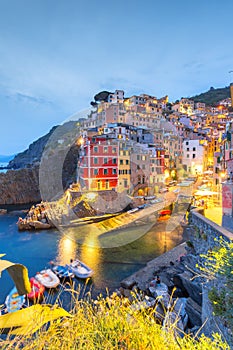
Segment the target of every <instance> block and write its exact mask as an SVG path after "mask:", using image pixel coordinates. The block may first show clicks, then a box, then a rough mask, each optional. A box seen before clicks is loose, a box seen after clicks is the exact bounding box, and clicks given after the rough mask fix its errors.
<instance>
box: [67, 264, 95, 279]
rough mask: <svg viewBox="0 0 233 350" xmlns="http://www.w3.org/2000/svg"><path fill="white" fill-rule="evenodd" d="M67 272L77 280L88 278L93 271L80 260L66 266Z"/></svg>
mask: <svg viewBox="0 0 233 350" xmlns="http://www.w3.org/2000/svg"><path fill="white" fill-rule="evenodd" d="M68 267H69V270H70V271H72V272H73V273H74V275H75V276H76V277H78V278H88V277H91V276H92V275H93V273H94V272H93V270H92V269H91V268H90V267H89V266H87V265H86V264H84V263H83V262H82V261H80V260H74V261H72V260H71V262H70V264H68Z"/></svg>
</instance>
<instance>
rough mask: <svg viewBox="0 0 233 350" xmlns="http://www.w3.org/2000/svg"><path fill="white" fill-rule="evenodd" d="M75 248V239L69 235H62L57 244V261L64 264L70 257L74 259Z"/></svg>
mask: <svg viewBox="0 0 233 350" xmlns="http://www.w3.org/2000/svg"><path fill="white" fill-rule="evenodd" d="M77 249H78V245H77V242H76V240H75V239H74V238H73V237H72V236H70V235H69V236H68V235H63V236H62V237H61V239H60V241H59V244H58V256H57V261H58V263H59V264H61V265H65V264H68V263H69V262H70V259H75V257H76V251H77Z"/></svg>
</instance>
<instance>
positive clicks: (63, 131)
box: [0, 121, 79, 205]
mask: <svg viewBox="0 0 233 350" xmlns="http://www.w3.org/2000/svg"><path fill="white" fill-rule="evenodd" d="M77 134H78V130H77V127H76V122H74V121H70V122H67V123H65V124H63V125H62V126H61V127H57V126H55V127H53V128H52V129H51V130H50V132H49V133H48V134H46V135H45V136H43V137H41V138H39V139H38V140H37V141H35V142H33V143H32V144H31V145H30V146H29V148H28V149H27V150H26V151H24V152H22V153H19V154H17V155H16V156H15V158H14V159H13V160H12V161H11V162H10V163H9V166H8V167H9V168H10V169H11V170H8V171H7V173H5V174H3V173H0V205H1V204H2V205H9V204H27V203H32V202H38V201H40V200H41V195H40V190H39V166H40V161H41V157H42V155H43V152H44V150H45V148H46V147H47V148H48V149H49V151H48V157H49V159H50V157H51V163H52V164H54V166H52V165H51V168H50V169H49V170H50V172H49V173H48V176H50V177H51V176H52V173H53V172H54V173H55V176H56V174H57V172H56V165H57V164H56V157H58V156H59V152H62V150H63V149H65V152H66V153H67V154H66V157H65V159H64V164H63V167H62V183H63V188H64V190H65V189H66V188H67V187H69V185H70V184H71V183H73V182H75V181H76V167H77V162H78V156H79V149H78V146H76V145H75V144H73V145H72V142H74V140H75V137H76V135H77ZM51 139H52V141H51ZM48 141H49V142H50V143H49V146H47V142H48ZM67 150H68V152H67ZM53 157H55V160H53V161H52V158H53Z"/></svg>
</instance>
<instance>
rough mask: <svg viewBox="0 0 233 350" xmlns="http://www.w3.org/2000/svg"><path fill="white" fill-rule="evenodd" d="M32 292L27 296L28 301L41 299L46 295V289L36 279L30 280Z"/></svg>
mask: <svg viewBox="0 0 233 350" xmlns="http://www.w3.org/2000/svg"><path fill="white" fill-rule="evenodd" d="M29 281H30V284H31V292H30V293H28V294H27V297H28V299H40V298H41V297H42V295H43V294H44V291H45V287H44V286H43V285H42V284H41V283H40V282H39V281H38V280H36V278H34V277H32V278H30V280H29Z"/></svg>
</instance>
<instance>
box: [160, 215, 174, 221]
mask: <svg viewBox="0 0 233 350" xmlns="http://www.w3.org/2000/svg"><path fill="white" fill-rule="evenodd" d="M170 217H171V215H161V216H159V217H158V219H157V221H166V220H168V219H170Z"/></svg>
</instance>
